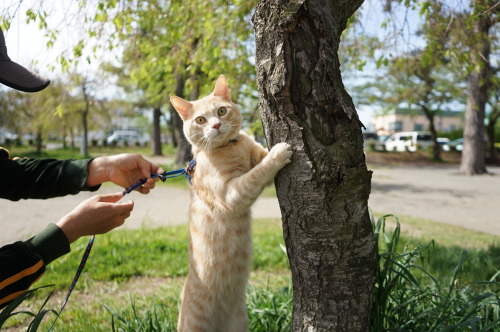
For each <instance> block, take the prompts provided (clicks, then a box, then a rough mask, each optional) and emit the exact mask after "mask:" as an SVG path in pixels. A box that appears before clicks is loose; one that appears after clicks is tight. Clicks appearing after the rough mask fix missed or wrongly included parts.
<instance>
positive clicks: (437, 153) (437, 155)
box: [420, 105, 441, 161]
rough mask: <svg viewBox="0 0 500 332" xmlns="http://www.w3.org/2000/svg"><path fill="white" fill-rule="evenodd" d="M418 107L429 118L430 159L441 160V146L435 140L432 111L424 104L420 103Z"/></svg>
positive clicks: (435, 133) (435, 132) (435, 131)
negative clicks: (430, 137)
mask: <svg viewBox="0 0 500 332" xmlns="http://www.w3.org/2000/svg"><path fill="white" fill-rule="evenodd" d="M420 107H421V109H422V111H423V112H424V114H425V116H426V117H427V120H429V131H430V132H431V136H432V160H435V161H441V146H440V145H439V143H438V141H437V130H436V126H435V125H434V113H433V112H432V111H431V110H430V109H429V108H427V107H426V106H423V105H421V106H420Z"/></svg>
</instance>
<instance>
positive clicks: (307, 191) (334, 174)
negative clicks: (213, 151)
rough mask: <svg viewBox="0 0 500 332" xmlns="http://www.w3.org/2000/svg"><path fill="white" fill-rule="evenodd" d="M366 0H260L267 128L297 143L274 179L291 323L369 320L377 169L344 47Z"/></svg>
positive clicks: (306, 327)
mask: <svg viewBox="0 0 500 332" xmlns="http://www.w3.org/2000/svg"><path fill="white" fill-rule="evenodd" d="M362 2H363V0H351V1H333V0H329V1H327V0H309V1H303V0H302V1H300V0H299V1H285V0H263V1H261V2H260V3H259V5H258V6H257V9H256V12H255V15H254V17H253V23H254V25H255V35H256V47H257V49H256V67H257V68H256V69H257V83H258V86H259V95H260V100H259V104H260V111H261V114H262V120H263V124H264V131H265V134H266V138H267V141H268V143H269V146H273V145H274V144H276V143H278V142H282V141H286V142H288V143H290V144H291V145H292V147H293V150H294V155H293V158H292V162H291V164H289V165H288V166H287V167H285V168H284V169H283V170H282V171H280V173H279V174H278V176H277V177H276V181H275V183H276V188H277V194H278V199H279V203H280V208H281V214H282V216H283V231H284V238H285V242H286V246H287V253H288V258H289V260H290V265H291V270H292V284H293V325H292V331H329V332H330V331H349V332H352V331H362V332H366V331H369V330H370V311H371V303H372V291H373V285H374V279H375V273H376V258H375V244H374V238H373V230H372V226H371V224H370V218H369V214H368V205H367V201H368V196H369V193H370V186H371V172H370V171H368V170H367V168H366V165H365V159H364V154H363V139H362V135H361V123H360V121H359V119H358V115H357V113H356V110H355V108H354V105H353V102H352V99H351V97H350V96H349V95H348V94H347V92H346V91H345V89H344V86H343V83H342V79H341V75H340V63H339V59H338V55H337V50H338V47H339V43H340V35H341V33H342V31H343V30H344V29H345V26H346V22H347V20H348V18H349V17H350V16H351V15H352V14H353V13H354V11H355V10H356V9H357V8H358V7H359V6H360V5H361V3H362Z"/></svg>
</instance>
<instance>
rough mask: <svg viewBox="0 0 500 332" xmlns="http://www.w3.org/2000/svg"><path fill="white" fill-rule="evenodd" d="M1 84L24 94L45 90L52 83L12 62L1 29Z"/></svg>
mask: <svg viewBox="0 0 500 332" xmlns="http://www.w3.org/2000/svg"><path fill="white" fill-rule="evenodd" d="M0 83H2V84H5V85H7V86H9V87H11V88H13V89H16V90H20V91H24V92H37V91H41V90H43V89H45V88H46V87H47V86H48V85H49V84H50V81H49V80H48V79H46V78H44V77H42V76H40V75H38V74H37V73H34V72H32V71H31V70H28V69H26V68H24V67H23V66H21V65H19V64H17V63H15V62H13V61H11V60H10V58H9V56H8V55H7V46H6V45H5V38H4V36H3V31H2V29H0Z"/></svg>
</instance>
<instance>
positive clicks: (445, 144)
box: [437, 137, 451, 152]
mask: <svg viewBox="0 0 500 332" xmlns="http://www.w3.org/2000/svg"><path fill="white" fill-rule="evenodd" d="M437 142H438V144H439V146H440V147H441V149H442V150H443V151H446V152H448V151H450V150H451V149H450V142H451V141H450V139H449V138H447V137H438V138H437Z"/></svg>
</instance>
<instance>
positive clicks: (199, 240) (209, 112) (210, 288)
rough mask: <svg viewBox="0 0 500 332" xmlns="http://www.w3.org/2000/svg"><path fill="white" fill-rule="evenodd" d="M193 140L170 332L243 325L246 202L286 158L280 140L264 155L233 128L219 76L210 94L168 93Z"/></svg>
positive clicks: (235, 118)
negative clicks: (185, 258) (179, 287)
mask: <svg viewBox="0 0 500 332" xmlns="http://www.w3.org/2000/svg"><path fill="white" fill-rule="evenodd" d="M170 100H171V102H172V105H173V106H174V107H175V109H176V110H177V112H178V113H179V115H180V116H181V118H182V119H183V121H184V133H185V135H186V138H187V139H188V140H189V142H190V143H191V144H192V146H193V155H194V156H195V158H196V168H195V171H194V174H193V175H192V198H191V205H190V209H189V213H190V216H189V231H190V242H189V272H188V277H187V280H186V284H185V286H184V289H183V292H182V294H181V310H180V315H179V322H178V331H181V332H197V331H204V332H208V331H213V332H239V331H248V316H247V309H246V299H245V294H246V287H247V282H248V276H249V274H250V268H251V256H252V241H251V226H250V218H251V213H250V207H251V205H252V204H253V203H254V202H255V200H256V199H257V197H258V196H259V195H260V193H261V192H262V190H263V189H264V187H265V186H266V185H267V184H269V183H270V182H271V181H272V179H273V178H274V176H275V175H276V173H277V172H278V171H279V170H280V169H281V168H282V167H283V166H285V165H286V164H287V163H289V162H290V158H291V156H292V151H291V147H290V146H289V145H288V144H286V143H279V144H277V145H275V146H274V147H273V148H272V149H271V151H270V152H269V153H268V152H267V150H265V149H264V148H263V147H262V146H261V145H260V144H258V143H256V142H255V141H254V140H253V139H251V138H250V137H249V136H248V135H246V134H245V133H243V132H240V129H241V113H240V111H239V109H238V107H237V106H236V105H235V104H234V103H233V102H232V101H231V99H230V96H229V91H228V87H227V82H226V79H225V78H224V76H220V77H219V79H218V80H217V82H216V85H215V89H214V92H213V93H212V94H210V95H209V96H207V97H205V98H203V99H200V100H197V101H194V102H188V101H185V100H184V99H182V98H179V97H171V99H170Z"/></svg>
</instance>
